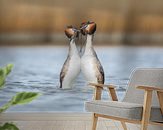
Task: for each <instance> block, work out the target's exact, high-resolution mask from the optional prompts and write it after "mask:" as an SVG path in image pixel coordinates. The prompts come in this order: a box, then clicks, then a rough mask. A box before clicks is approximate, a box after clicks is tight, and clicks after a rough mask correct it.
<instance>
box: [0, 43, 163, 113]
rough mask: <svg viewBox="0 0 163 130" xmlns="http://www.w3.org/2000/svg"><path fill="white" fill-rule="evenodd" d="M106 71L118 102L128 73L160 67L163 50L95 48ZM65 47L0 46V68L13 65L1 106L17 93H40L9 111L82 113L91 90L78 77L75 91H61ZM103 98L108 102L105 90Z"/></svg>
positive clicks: (1, 93)
mask: <svg viewBox="0 0 163 130" xmlns="http://www.w3.org/2000/svg"><path fill="white" fill-rule="evenodd" d="M95 50H96V52H97V54H98V57H99V59H100V61H101V63H102V65H103V67H104V70H105V75H106V77H105V79H106V83H107V84H115V85H117V93H118V98H119V99H120V100H121V99H122V98H123V96H124V94H125V89H126V87H127V83H128V81H129V76H130V73H131V72H132V71H133V70H134V69H135V68H137V67H158V68H161V67H163V48H158V47H155V48H151V47H107V46H105V47H95ZM67 51H68V48H67V47H60V46H53V47H45V46H42V47H1V48H0V66H4V65H6V64H7V63H13V64H14V66H15V67H14V69H13V71H12V73H11V74H10V76H9V77H8V79H7V83H6V86H5V88H4V89H3V90H1V91H0V104H1V105H2V104H4V103H5V102H7V101H8V100H9V99H10V98H11V97H12V96H13V95H15V94H16V93H17V92H22V91H36V92H40V93H42V96H40V97H39V98H38V99H37V100H35V101H33V102H31V103H29V104H27V105H23V106H14V107H12V108H10V109H9V110H8V111H76V112H81V111H84V101H86V100H90V99H91V98H92V89H90V88H88V87H87V84H86V82H85V80H84V78H83V76H82V75H80V76H79V77H78V78H77V80H76V83H75V84H74V86H75V87H74V89H72V90H60V89H58V86H59V73H60V70H61V67H62V65H63V63H64V61H65V58H66V56H67ZM103 98H104V99H107V98H108V94H107V92H106V91H104V93H103Z"/></svg>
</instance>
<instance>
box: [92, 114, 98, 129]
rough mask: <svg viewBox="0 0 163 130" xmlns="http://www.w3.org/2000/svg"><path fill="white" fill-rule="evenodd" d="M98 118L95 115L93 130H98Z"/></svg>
mask: <svg viewBox="0 0 163 130" xmlns="http://www.w3.org/2000/svg"><path fill="white" fill-rule="evenodd" d="M97 121H98V117H97V116H96V115H95V113H93V122H92V130H96V127H97Z"/></svg>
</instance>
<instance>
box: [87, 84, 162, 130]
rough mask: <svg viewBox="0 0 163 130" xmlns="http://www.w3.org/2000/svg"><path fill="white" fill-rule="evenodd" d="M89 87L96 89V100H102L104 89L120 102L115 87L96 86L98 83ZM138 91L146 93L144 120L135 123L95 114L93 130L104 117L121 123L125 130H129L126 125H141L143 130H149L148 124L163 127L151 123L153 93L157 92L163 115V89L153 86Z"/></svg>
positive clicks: (156, 123)
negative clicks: (99, 119)
mask: <svg viewBox="0 0 163 130" xmlns="http://www.w3.org/2000/svg"><path fill="white" fill-rule="evenodd" d="M89 85H90V86H92V87H94V88H95V91H94V100H101V94H102V90H103V88H107V89H108V92H109V94H110V96H111V98H112V100H113V101H118V98H117V95H116V91H115V86H114V85H104V84H96V83H89ZM137 89H142V90H144V91H145V93H144V104H143V113H142V120H140V121H135V120H129V119H124V118H119V117H113V116H107V115H102V114H97V113H93V122H92V130H96V126H97V121H98V117H103V118H108V119H113V120H117V121H120V122H121V124H122V127H123V129H124V130H127V126H126V123H133V124H140V125H141V130H147V127H148V124H152V125H160V126H163V123H159V122H150V113H151V104H152V93H153V92H154V91H156V92H157V96H158V99H159V103H160V108H161V112H162V114H163V89H161V88H157V87H151V86H138V87H137Z"/></svg>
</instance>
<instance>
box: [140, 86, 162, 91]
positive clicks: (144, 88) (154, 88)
mask: <svg viewBox="0 0 163 130" xmlns="http://www.w3.org/2000/svg"><path fill="white" fill-rule="evenodd" d="M137 89H143V90H146V91H158V92H163V89H162V88H159V87H153V86H137Z"/></svg>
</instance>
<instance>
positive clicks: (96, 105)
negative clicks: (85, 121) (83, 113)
mask: <svg viewBox="0 0 163 130" xmlns="http://www.w3.org/2000/svg"><path fill="white" fill-rule="evenodd" d="M85 109H86V110H87V111H88V112H94V113H98V114H103V115H108V116H114V117H121V118H125V119H130V120H141V118H142V111H143V106H142V105H141V104H136V103H128V102H116V101H100V100H95V101H88V102H86V103H85ZM151 121H156V122H163V116H162V114H161V111H160V108H156V107H155V108H152V112H151Z"/></svg>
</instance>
